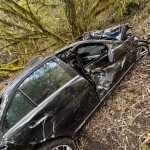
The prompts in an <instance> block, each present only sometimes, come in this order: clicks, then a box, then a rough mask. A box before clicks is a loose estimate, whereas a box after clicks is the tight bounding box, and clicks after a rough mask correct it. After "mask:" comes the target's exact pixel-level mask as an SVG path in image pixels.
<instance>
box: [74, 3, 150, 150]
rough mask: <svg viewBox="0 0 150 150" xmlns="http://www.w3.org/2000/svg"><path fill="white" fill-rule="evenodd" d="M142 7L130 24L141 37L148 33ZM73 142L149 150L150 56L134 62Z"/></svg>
mask: <svg viewBox="0 0 150 150" xmlns="http://www.w3.org/2000/svg"><path fill="white" fill-rule="evenodd" d="M148 7H150V3H148V5H147V6H146V8H148ZM146 8H144V9H143V10H142V12H143V13H141V12H140V15H138V16H137V17H136V21H135V25H134V26H133V30H134V31H135V32H137V33H138V34H139V35H143V37H146V36H149V35H150V15H148V16H147V17H146V18H144V17H143V16H144V11H145V10H146ZM149 46H150V45H149ZM76 142H77V144H78V147H79V149H80V150H150V56H149V57H148V58H147V59H145V60H142V61H139V62H138V63H136V65H134V67H133V69H132V70H130V71H129V73H128V75H127V76H126V77H125V78H124V80H123V81H122V82H121V83H120V85H119V86H118V87H117V88H116V89H115V91H114V92H113V93H112V94H111V95H110V96H109V97H108V99H107V100H106V102H105V103H104V104H102V105H101V106H100V108H99V109H98V110H97V112H96V113H95V114H94V115H93V116H92V118H91V119H90V121H89V122H88V123H87V125H86V126H85V127H84V128H83V131H82V132H81V133H80V135H79V136H78V138H77V141H76Z"/></svg>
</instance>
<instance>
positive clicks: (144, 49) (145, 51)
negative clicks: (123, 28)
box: [137, 42, 150, 59]
mask: <svg viewBox="0 0 150 150" xmlns="http://www.w3.org/2000/svg"><path fill="white" fill-rule="evenodd" d="M149 53H150V52H149V46H148V44H146V43H144V42H139V44H138V53H137V58H138V59H145V58H147V56H148V55H149Z"/></svg>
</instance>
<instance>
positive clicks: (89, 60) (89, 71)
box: [0, 25, 149, 150]
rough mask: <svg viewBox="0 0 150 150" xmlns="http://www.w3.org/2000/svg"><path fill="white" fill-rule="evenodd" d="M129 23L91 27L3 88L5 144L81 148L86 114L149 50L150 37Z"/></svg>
mask: <svg viewBox="0 0 150 150" xmlns="http://www.w3.org/2000/svg"><path fill="white" fill-rule="evenodd" d="M128 29H129V26H128V25H121V26H117V27H114V28H110V29H107V30H105V31H95V32H90V33H89V34H88V35H87V36H86V37H82V41H79V42H76V43H74V44H71V45H69V46H67V47H65V48H64V49H62V50H60V51H58V52H57V53H54V54H52V55H50V56H49V57H47V58H46V59H43V60H42V59H40V60H38V61H37V62H36V63H34V64H33V65H32V66H31V67H28V69H25V71H24V72H23V73H22V74H21V75H20V76H19V77H18V78H17V79H16V80H14V81H13V82H12V83H10V84H9V86H8V88H7V89H5V90H4V92H3V94H2V102H1V106H2V107H1V115H0V149H2V150H24V149H25V150H33V149H36V150H75V149H77V147H76V144H75V142H74V141H73V139H74V137H75V136H76V134H77V133H78V131H79V130H80V129H81V127H83V125H84V124H85V122H86V120H87V119H88V118H89V117H90V116H91V114H92V113H93V112H94V111H95V110H96V108H97V107H98V106H99V105H100V104H101V103H102V101H103V100H104V99H105V98H106V96H108V95H109V94H110V93H111V92H112V91H113V89H114V88H115V87H116V85H117V84H118V83H119V82H120V81H121V80H122V79H123V77H124V76H125V75H126V73H127V72H128V71H129V70H130V68H131V67H132V66H133V65H134V64H135V63H136V61H137V60H138V59H142V58H146V57H147V56H148V53H149V47H148V43H147V41H144V40H143V41H140V40H139V39H138V38H136V37H135V36H134V35H133V34H131V33H129V34H127V30H128ZM80 39H81V38H80Z"/></svg>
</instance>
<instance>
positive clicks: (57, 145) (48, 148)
mask: <svg viewBox="0 0 150 150" xmlns="http://www.w3.org/2000/svg"><path fill="white" fill-rule="evenodd" d="M37 150H77V147H76V144H75V142H74V141H73V140H71V139H69V138H61V139H56V140H53V141H51V142H47V143H44V144H43V145H41V146H40V147H39V148H37Z"/></svg>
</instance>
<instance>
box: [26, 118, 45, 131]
mask: <svg viewBox="0 0 150 150" xmlns="http://www.w3.org/2000/svg"><path fill="white" fill-rule="evenodd" d="M47 117H48V115H46V116H44V117H43V118H41V119H39V120H37V121H32V122H31V123H30V125H29V128H31V129H32V128H35V127H36V126H38V125H39V124H40V123H42V122H44V121H45V120H46V119H47Z"/></svg>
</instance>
